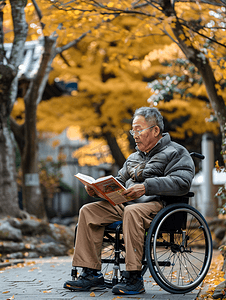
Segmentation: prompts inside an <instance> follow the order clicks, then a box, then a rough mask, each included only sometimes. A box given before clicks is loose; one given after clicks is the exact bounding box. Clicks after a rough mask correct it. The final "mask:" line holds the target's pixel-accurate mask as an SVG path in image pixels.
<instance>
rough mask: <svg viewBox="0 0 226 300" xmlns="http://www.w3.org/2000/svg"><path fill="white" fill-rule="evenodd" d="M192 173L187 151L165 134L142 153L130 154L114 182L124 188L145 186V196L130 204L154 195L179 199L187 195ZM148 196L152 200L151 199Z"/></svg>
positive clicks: (191, 163)
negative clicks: (118, 182)
mask: <svg viewBox="0 0 226 300" xmlns="http://www.w3.org/2000/svg"><path fill="white" fill-rule="evenodd" d="M194 174H195V167H194V162H193V160H192V158H191V156H190V154H189V153H188V151H187V150H186V149H185V148H184V147H183V146H181V145H179V144H177V143H175V142H172V141H171V138H170V135H169V134H168V133H165V134H163V137H162V138H161V139H160V140H159V141H158V143H157V144H156V145H155V146H154V147H153V148H152V150H151V151H150V152H149V153H147V154H145V153H143V152H142V151H139V150H138V149H137V151H136V152H135V153H133V154H131V155H130V156H129V157H128V159H127V160H126V162H125V163H124V165H123V167H122V169H120V170H119V172H118V176H117V179H118V180H119V181H120V182H121V183H122V184H123V185H124V186H125V187H126V188H128V187H130V186H132V185H134V184H137V183H143V184H144V185H145V191H146V192H145V195H146V196H148V197H145V196H142V197H140V198H138V199H137V200H134V201H131V202H129V204H132V203H134V202H148V201H152V200H153V198H155V197H156V195H164V196H169V195H170V196H182V195H185V194H186V193H187V192H189V189H190V186H191V183H192V179H193V177H194ZM150 196H151V197H150Z"/></svg>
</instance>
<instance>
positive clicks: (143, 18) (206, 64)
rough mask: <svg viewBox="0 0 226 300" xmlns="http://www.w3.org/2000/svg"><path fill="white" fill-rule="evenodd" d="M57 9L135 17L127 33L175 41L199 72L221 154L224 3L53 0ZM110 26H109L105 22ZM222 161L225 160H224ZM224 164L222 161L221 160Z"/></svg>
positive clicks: (224, 117)
mask: <svg viewBox="0 0 226 300" xmlns="http://www.w3.org/2000/svg"><path fill="white" fill-rule="evenodd" d="M53 3H54V5H56V7H58V8H59V9H60V10H64V11H68V12H70V13H71V14H73V12H74V11H76V10H77V9H81V10H82V9H85V10H86V12H87V14H88V13H90V14H91V13H93V14H94V12H97V11H98V13H99V14H102V15H104V16H105V17H106V15H110V16H112V15H114V16H116V15H117V16H124V17H127V16H128V15H133V16H135V17H136V18H137V19H138V20H139V21H140V26H139V27H137V28H136V30H135V31H134V32H130V33H129V34H128V38H129V37H130V38H131V36H132V35H133V36H136V37H141V36H144V35H146V34H163V33H164V34H165V35H167V36H168V37H170V39H171V40H172V41H173V42H174V43H176V44H177V46H178V47H179V48H180V49H181V50H182V52H183V53H184V55H185V57H186V58H187V59H188V60H189V61H190V62H191V63H192V64H194V65H195V67H196V68H197V70H198V72H199V73H200V74H201V76H202V79H203V83H204V85H205V88H206V91H207V94H208V98H209V101H210V103H211V106H212V109H213V110H214V112H215V116H216V118H217V120H218V123H219V126H220V130H221V133H222V150H223V151H222V154H223V155H224V154H225V153H226V152H225V145H226V143H225V133H226V126H225V120H226V109H225V103H224V99H223V97H222V95H221V86H220V85H219V84H218V81H219V80H221V79H222V78H225V49H226V48H225V39H226V33H225V2H224V1H220V0H219V1H211V2H210V1H205V0H199V1H184V0H175V1H170V0H161V1H160V0H153V1H146V0H140V1H135V2H134V1H92V0H91V1H85V2H83V4H84V6H80V7H78V6H77V2H76V1H70V3H64V2H63V1H60V0H59V1H58V0H55V1H53ZM109 26H110V25H109ZM224 160H225V159H224ZM225 163H226V160H225Z"/></svg>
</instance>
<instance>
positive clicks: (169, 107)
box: [157, 99, 219, 139]
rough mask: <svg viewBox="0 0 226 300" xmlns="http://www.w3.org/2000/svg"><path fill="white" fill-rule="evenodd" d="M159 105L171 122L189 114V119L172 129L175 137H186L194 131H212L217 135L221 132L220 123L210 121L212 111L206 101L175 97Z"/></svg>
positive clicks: (199, 132)
mask: <svg viewBox="0 0 226 300" xmlns="http://www.w3.org/2000/svg"><path fill="white" fill-rule="evenodd" d="M157 107H158V108H159V109H160V111H161V112H162V115H163V117H164V118H166V119H167V120H168V121H169V122H172V121H173V120H177V119H178V120H179V119H180V118H181V117H183V116H184V117H186V116H189V118H188V120H187V121H185V122H183V123H182V124H181V125H180V126H179V125H178V126H176V128H175V130H174V131H170V134H171V136H172V137H173V138H177V139H185V137H186V134H187V135H188V136H192V135H193V134H194V133H196V134H202V133H203V132H212V133H214V134H216V135H217V134H218V132H219V125H218V124H217V123H216V122H209V118H210V113H211V111H210V109H208V107H207V106H206V104H205V103H204V102H201V101H198V100H194V99H191V100H190V101H186V100H181V99H173V100H171V101H170V102H165V103H164V102H159V104H158V106H157Z"/></svg>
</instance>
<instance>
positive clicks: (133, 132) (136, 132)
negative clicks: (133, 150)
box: [129, 125, 156, 136]
mask: <svg viewBox="0 0 226 300" xmlns="http://www.w3.org/2000/svg"><path fill="white" fill-rule="evenodd" d="M155 126H156V125H152V126H150V127H147V128H144V129H141V130H137V131H134V130H130V131H129V133H130V134H131V135H132V136H134V135H135V134H137V135H138V136H139V135H140V134H141V132H142V131H144V130H146V129H150V128H153V127H155Z"/></svg>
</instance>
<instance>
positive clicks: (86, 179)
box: [74, 173, 95, 184]
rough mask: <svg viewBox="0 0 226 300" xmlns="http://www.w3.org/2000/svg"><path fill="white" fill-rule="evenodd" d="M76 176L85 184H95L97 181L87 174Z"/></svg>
mask: <svg viewBox="0 0 226 300" xmlns="http://www.w3.org/2000/svg"><path fill="white" fill-rule="evenodd" d="M74 176H75V177H77V178H78V179H80V180H81V181H82V182H83V183H84V182H87V183H90V184H92V183H93V182H95V179H94V178H93V177H91V176H88V175H85V174H81V173H77V174H76V175H74Z"/></svg>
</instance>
